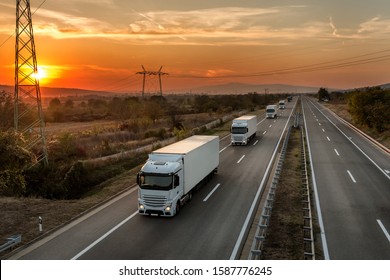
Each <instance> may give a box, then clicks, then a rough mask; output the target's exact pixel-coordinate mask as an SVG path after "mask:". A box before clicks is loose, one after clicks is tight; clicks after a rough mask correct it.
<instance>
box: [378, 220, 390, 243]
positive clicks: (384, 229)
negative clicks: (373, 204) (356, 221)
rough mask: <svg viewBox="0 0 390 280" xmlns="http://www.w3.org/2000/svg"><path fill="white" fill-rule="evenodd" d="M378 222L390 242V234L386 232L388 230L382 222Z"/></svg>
mask: <svg viewBox="0 0 390 280" xmlns="http://www.w3.org/2000/svg"><path fill="white" fill-rule="evenodd" d="M376 221H377V223H378V224H379V226H380V227H381V229H382V231H383V233H384V234H385V236H386V237H387V240H389V242H390V234H389V232H388V231H387V230H386V228H385V226H384V225H383V224H382V222H381V220H379V219H378V220H376Z"/></svg>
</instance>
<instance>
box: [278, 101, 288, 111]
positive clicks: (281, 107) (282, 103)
mask: <svg viewBox="0 0 390 280" xmlns="http://www.w3.org/2000/svg"><path fill="white" fill-rule="evenodd" d="M279 109H286V101H285V100H280V101H279Z"/></svg>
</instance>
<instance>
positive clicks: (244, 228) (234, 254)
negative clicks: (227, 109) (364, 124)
mask: <svg viewBox="0 0 390 280" xmlns="http://www.w3.org/2000/svg"><path fill="white" fill-rule="evenodd" d="M296 105H297V103H296V102H295V104H294V108H293V109H292V110H291V113H290V115H289V117H288V119H287V122H286V124H285V126H284V128H283V131H282V134H281V135H280V137H279V140H278V142H277V143H276V146H275V148H274V152H273V154H272V156H271V159H270V161H269V163H268V165H267V168H266V170H265V172H264V176H263V179H262V180H261V182H260V185H259V188H258V189H257V192H256V195H255V197H254V199H253V201H252V204H251V207H250V208H249V212H248V215H247V216H246V219H245V222H244V224H243V226H242V228H241V231H240V234H239V235H238V238H237V241H236V244H235V245H234V248H233V251H232V253H231V255H230V258H229V259H230V260H235V259H237V255H238V251H239V248H240V246H241V244H242V240H243V239H244V236H245V232H247V229H248V227H249V222H250V221H251V218H252V217H253V212H254V211H255V208H256V205H257V204H258V200H259V197H260V194H261V193H262V191H263V188H264V184H265V181H266V179H267V178H268V174H269V172H270V170H271V165H272V163H273V161H274V158H275V156H276V152H277V150H278V148H279V146H280V142H281V141H282V137H283V135H284V132H285V131H286V128H287V125H288V123H289V121H290V119H291V115H292V113H293V112H294V109H295V107H296ZM306 127H307V126H306ZM328 259H329V257H328Z"/></svg>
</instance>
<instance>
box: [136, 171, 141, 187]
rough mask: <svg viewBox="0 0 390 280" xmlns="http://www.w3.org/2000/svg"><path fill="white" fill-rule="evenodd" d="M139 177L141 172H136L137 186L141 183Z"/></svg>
mask: <svg viewBox="0 0 390 280" xmlns="http://www.w3.org/2000/svg"><path fill="white" fill-rule="evenodd" d="M140 177H141V174H139V173H137V184H138V186H139V185H140V183H141V178H140Z"/></svg>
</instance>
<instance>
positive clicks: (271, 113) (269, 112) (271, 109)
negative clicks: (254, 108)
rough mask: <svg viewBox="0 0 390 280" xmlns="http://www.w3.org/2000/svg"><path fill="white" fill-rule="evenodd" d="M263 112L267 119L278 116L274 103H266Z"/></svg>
mask: <svg viewBox="0 0 390 280" xmlns="http://www.w3.org/2000/svg"><path fill="white" fill-rule="evenodd" d="M265 114H266V117H267V119H275V118H277V117H278V113H277V111H276V105H268V106H267V108H266V109H265Z"/></svg>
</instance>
